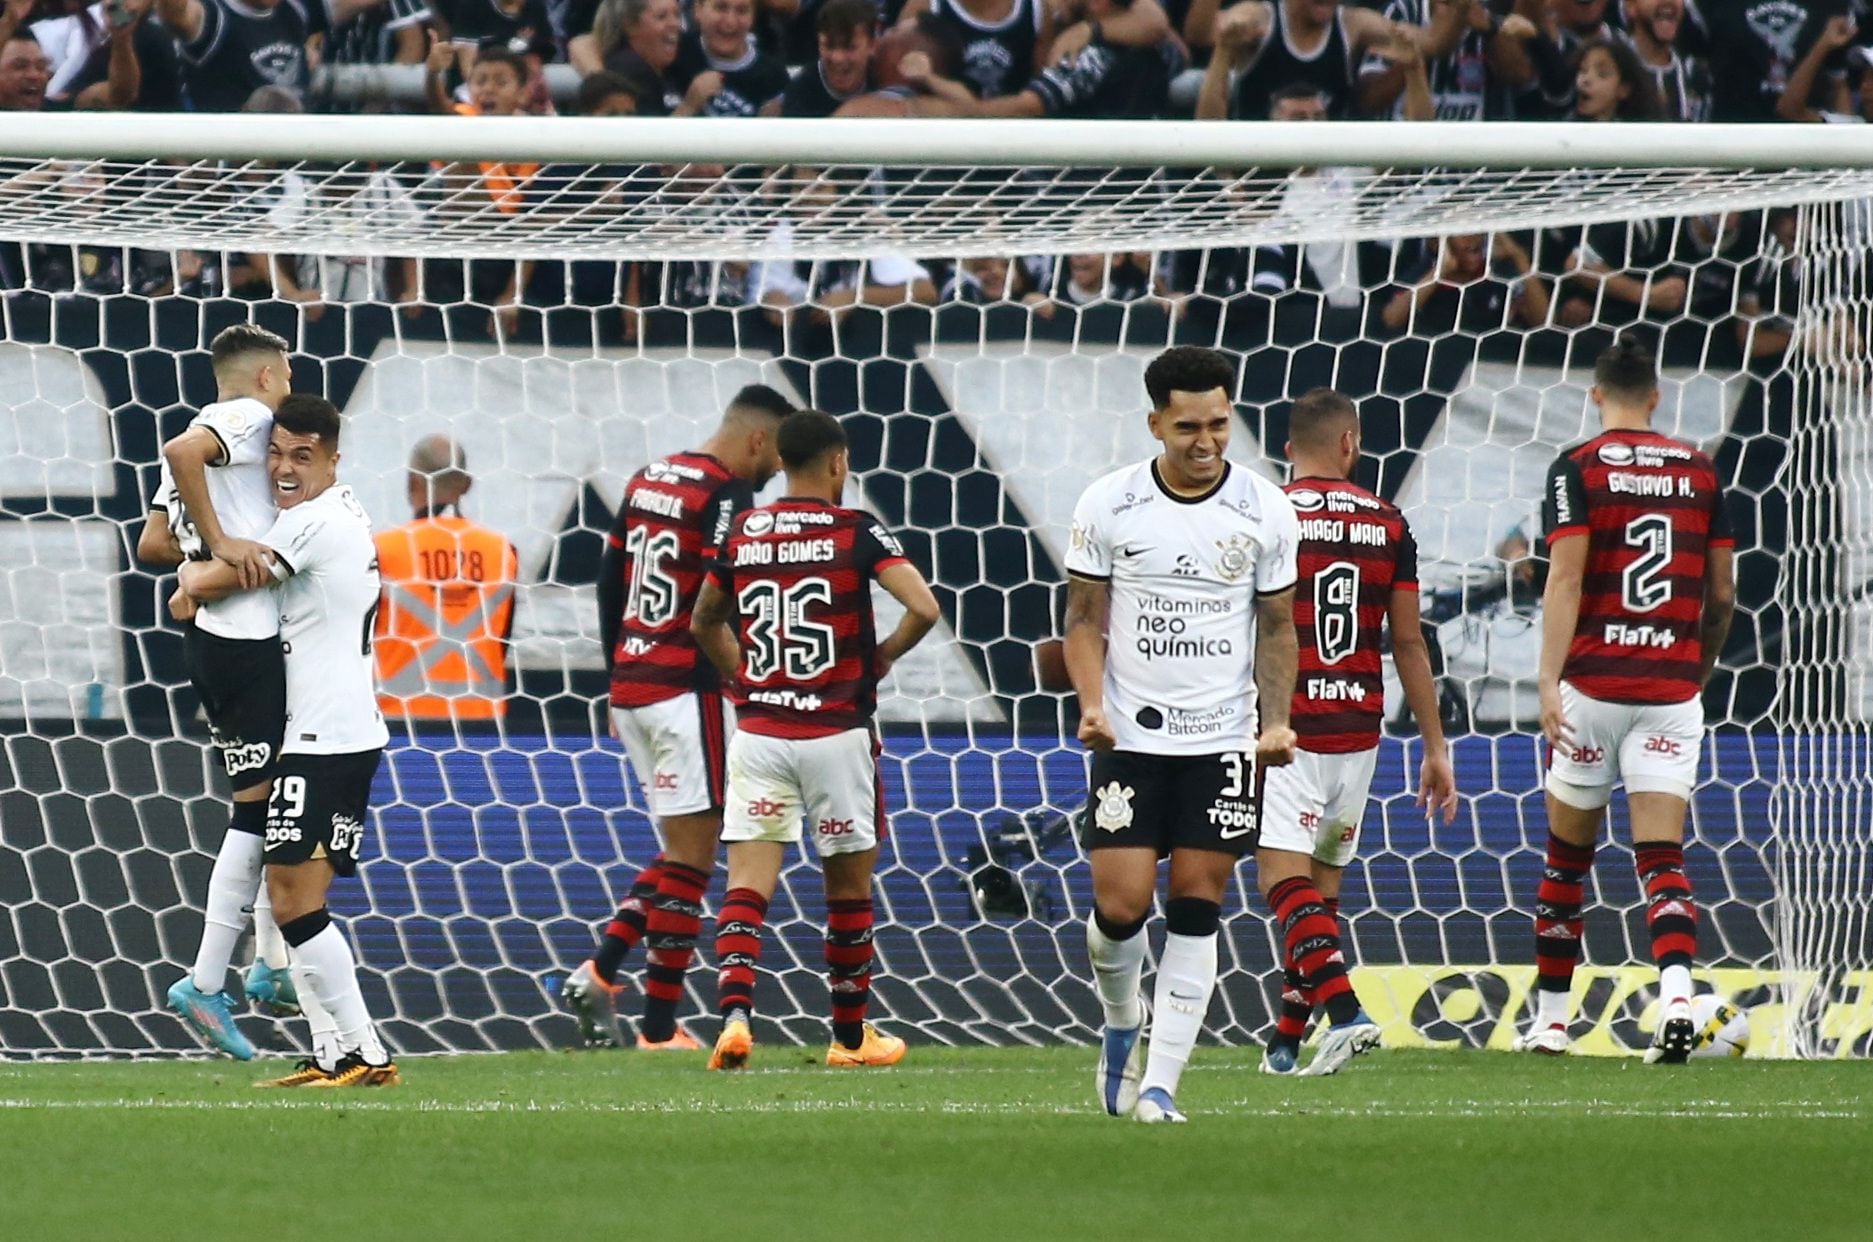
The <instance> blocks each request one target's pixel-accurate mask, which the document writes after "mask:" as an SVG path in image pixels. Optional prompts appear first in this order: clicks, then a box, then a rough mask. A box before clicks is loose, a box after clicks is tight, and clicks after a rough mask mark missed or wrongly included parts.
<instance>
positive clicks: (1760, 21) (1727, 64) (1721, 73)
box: [1707, 0, 1853, 121]
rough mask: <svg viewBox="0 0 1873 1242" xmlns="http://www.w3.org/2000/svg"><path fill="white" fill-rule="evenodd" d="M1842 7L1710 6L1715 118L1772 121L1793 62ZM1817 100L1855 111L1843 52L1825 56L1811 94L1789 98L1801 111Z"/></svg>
mask: <svg viewBox="0 0 1873 1242" xmlns="http://www.w3.org/2000/svg"><path fill="white" fill-rule="evenodd" d="M1841 8H1842V6H1841V5H1840V4H1839V3H1836V2H1834V0H1729V2H1728V3H1725V4H1723V5H1720V6H1715V7H1712V8H1711V10H1710V11H1709V13H1708V14H1707V17H1708V18H1709V21H1710V33H1711V73H1712V78H1713V81H1714V83H1715V86H1716V91H1715V101H1714V108H1713V113H1714V115H1715V117H1716V119H1717V120H1719V121H1772V120H1775V119H1776V117H1777V116H1778V114H1779V109H1780V106H1781V103H1782V96H1783V94H1784V92H1785V90H1786V88H1787V85H1788V81H1789V79H1790V78H1791V77H1792V76H1793V75H1794V73H1795V68H1796V66H1797V65H1799V64H1800V63H1801V61H1802V58H1803V57H1804V56H1806V55H1807V53H1808V52H1809V51H1810V50H1811V49H1812V48H1813V47H1814V45H1815V44H1816V43H1817V42H1819V41H1820V39H1821V36H1822V32H1823V30H1824V29H1825V28H1826V26H1827V22H1828V19H1829V17H1830V16H1831V15H1833V14H1837V13H1839V12H1840V11H1841ZM1817 101H1818V104H1819V110H1820V111H1823V112H1834V113H1842V114H1845V113H1850V112H1852V111H1853V109H1852V107H1851V101H1850V100H1849V99H1848V97H1847V65H1846V56H1845V53H1844V50H1836V51H1835V52H1834V53H1833V54H1831V55H1830V56H1828V57H1826V58H1825V59H1824V62H1823V66H1822V68H1821V70H1820V72H1819V73H1818V74H1817V75H1816V80H1815V82H1814V89H1813V93H1812V94H1811V95H1810V96H1809V97H1808V98H1801V99H1796V100H1791V101H1790V107H1791V110H1801V109H1805V108H1807V107H1808V106H1809V105H1811V104H1815V103H1816V102H1817Z"/></svg>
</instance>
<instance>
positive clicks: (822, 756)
mask: <svg viewBox="0 0 1873 1242" xmlns="http://www.w3.org/2000/svg"><path fill="white" fill-rule="evenodd" d="M780 457H781V461H782V462H783V463H785V465H786V468H787V496H786V499H784V500H780V501H778V502H776V503H774V504H771V505H767V506H764V507H762V508H759V509H754V510H752V511H750V512H748V513H746V514H744V515H742V516H741V518H739V519H738V520H737V521H736V523H735V527H734V532H733V534H731V535H730V536H729V539H728V544H727V546H726V547H725V548H724V549H723V552H722V557H721V559H720V560H719V561H718V562H717V563H716V565H715V567H714V568H713V569H712V570H711V571H710V574H709V580H708V581H707V582H706V583H705V584H704V585H703V588H702V594H701V595H700V596H699V597H698V598H697V600H696V615H695V620H694V622H693V623H692V624H693V628H694V631H695V635H696V642H697V644H698V645H699V646H700V647H701V648H702V650H703V652H704V654H706V655H707V656H708V657H709V659H710V661H711V662H713V663H714V665H715V666H716V668H717V669H719V670H720V671H721V673H722V676H723V677H724V678H727V679H729V681H730V682H731V684H732V686H733V695H734V699H735V708H736V720H737V724H738V728H737V730H736V733H735V738H734V740H733V741H732V742H730V743H729V749H728V811H727V816H726V821H725V823H724V824H723V828H722V839H723V840H724V841H727V842H728V892H727V894H726V895H725V896H724V898H723V900H722V909H721V912H720V915H719V919H718V921H717V924H716V938H715V950H716V961H717V965H718V966H719V967H720V970H721V974H720V991H719V1003H720V1009H721V1013H722V1030H721V1034H720V1036H719V1038H718V1039H717V1040H716V1044H715V1051H714V1053H713V1054H712V1055H711V1056H710V1058H709V1068H711V1069H739V1068H741V1067H742V1066H744V1065H746V1064H747V1063H748V1057H749V1055H750V1053H751V1052H752V1050H753V1047H754V1037H753V1034H752V1032H751V1030H750V1027H749V1018H750V1015H751V1014H752V1012H753V1010H754V968H755V963H756V962H757V961H758V960H759V958H760V956H761V924H762V922H763V920H765V918H766V917H767V905H768V901H769V899H770V898H771V897H772V896H773V895H774V886H775V884H776V883H777V882H778V880H779V878H780V870H781V866H782V864H783V863H784V862H785V859H786V852H787V849H788V847H789V846H791V845H796V844H798V842H799V840H800V836H801V821H802V819H804V820H805V821H806V822H807V823H808V824H811V825H812V826H813V845H814V848H815V849H816V850H817V851H818V853H819V857H820V864H821V866H822V867H823V868H824V875H825V882H826V970H827V976H828V980H829V983H830V985H831V1000H832V1035H833V1038H832V1043H831V1045H830V1047H828V1048H827V1050H826V1064H828V1065H831V1066H842V1067H856V1066H867V1065H894V1064H896V1063H897V1062H898V1061H900V1060H902V1059H903V1056H904V1041H903V1040H902V1039H899V1038H897V1037H896V1036H894V1035H886V1034H883V1033H882V1032H880V1031H878V1030H877V1029H876V1028H875V1027H873V1026H872V1024H871V1023H869V1022H867V1021H866V1020H865V1011H866V1006H867V1004H868V1003H869V1001H870V998H871V968H872V899H871V879H872V869H873V867H874V866H875V865H876V863H877V860H878V843H879V842H880V841H881V840H883V838H884V835H885V819H884V787H883V784H882V783H881V780H880V775H879V772H878V736H877V733H876V732H875V731H874V728H873V719H872V717H873V715H874V713H875V712H876V710H877V705H878V682H879V680H880V679H881V678H883V677H884V675H885V674H886V673H888V672H890V670H891V666H892V665H893V664H895V663H897V661H898V660H899V659H900V658H902V657H903V655H904V653H905V652H907V651H909V650H910V649H911V648H912V647H915V646H916V645H917V644H918V642H919V641H921V640H922V638H923V636H924V635H925V634H927V633H929V632H930V628H931V627H932V626H934V625H935V624H936V623H937V619H938V616H939V613H938V611H937V602H936V597H935V596H933V595H932V594H931V593H930V587H929V585H928V584H927V583H926V582H925V581H924V578H923V575H922V574H921V573H919V572H918V571H917V568H916V566H914V565H912V564H911V563H910V562H909V561H908V560H906V559H905V556H904V550H903V548H902V547H900V546H899V544H898V541H897V539H896V538H895V537H894V536H893V535H891V534H890V533H888V532H887V531H886V530H885V529H884V528H883V527H882V526H880V525H879V524H878V523H877V522H876V521H875V520H873V519H872V518H871V517H869V516H867V515H866V514H863V513H860V512H858V511H856V510H853V509H845V508H841V507H840V505H839V502H840V500H841V498H842V497H843V496H844V494H845V483H846V478H847V475H848V474H849V472H850V465H849V463H848V460H847V453H846V438H845V432H844V430H843V429H841V428H840V426H839V421H838V420H837V419H835V418H834V417H832V416H831V415H830V414H822V413H820V412H819V411H817V410H802V411H800V412H799V413H797V414H794V415H792V416H790V417H789V418H788V419H787V420H786V421H785V422H784V423H782V424H781V428H780ZM874 581H876V582H877V583H878V584H879V585H880V586H882V587H883V588H884V589H885V590H886V591H888V592H890V594H891V595H892V596H893V597H894V598H895V599H896V600H897V601H898V602H899V603H900V604H902V605H903V606H904V609H905V612H904V616H903V618H902V619H901V620H900V621H899V622H898V624H897V628H896V629H895V630H893V631H892V632H891V634H890V635H888V636H887V637H886V638H885V639H884V641H883V642H878V641H876V635H875V632H874V629H873V618H872V601H871V584H872V583H873V582H874ZM731 619H733V620H735V621H736V623H737V624H736V625H734V626H731V624H730V622H731Z"/></svg>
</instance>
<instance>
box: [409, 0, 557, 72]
mask: <svg viewBox="0 0 1873 1242" xmlns="http://www.w3.org/2000/svg"><path fill="white" fill-rule="evenodd" d="M430 14H431V17H432V19H433V20H434V22H435V24H436V26H437V28H438V29H439V30H441V31H443V32H444V34H445V37H446V38H447V39H448V41H449V42H450V43H452V44H454V45H455V47H456V49H457V51H458V61H457V63H458V64H459V66H460V68H461V72H462V73H463V75H464V76H466V75H467V74H468V73H469V72H470V71H472V70H473V69H474V67H475V57H476V56H477V55H478V54H479V53H480V52H481V50H482V49H483V48H490V47H504V48H506V49H507V50H508V51H510V52H513V53H515V54H516V55H518V56H523V57H529V56H530V57H532V58H533V59H534V62H535V63H536V64H538V63H544V62H546V61H549V60H552V59H554V58H556V57H557V56H558V55H559V41H558V40H557V39H556V38H555V37H554V34H553V21H552V18H551V17H550V16H548V14H547V6H546V0H430Z"/></svg>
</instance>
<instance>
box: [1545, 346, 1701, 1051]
mask: <svg viewBox="0 0 1873 1242" xmlns="http://www.w3.org/2000/svg"><path fill="white" fill-rule="evenodd" d="M1658 399H1659V393H1658V367H1657V364H1656V363H1655V362H1654V360H1653V356H1652V352H1651V350H1650V348H1649V347H1647V346H1646V345H1645V344H1644V343H1643V342H1642V341H1640V340H1638V339H1637V338H1635V337H1630V336H1627V337H1622V338H1621V339H1620V340H1619V341H1617V342H1616V343H1615V344H1613V345H1612V346H1611V347H1610V348H1608V349H1607V351H1606V352H1605V353H1603V354H1601V355H1600V358H1599V361H1598V363H1597V364H1596V365H1595V368H1594V388H1593V400H1594V403H1595V404H1596V405H1598V406H1599V407H1600V419H1601V423H1602V425H1603V426H1604V428H1605V430H1604V431H1603V432H1602V433H1601V434H1600V435H1598V436H1595V437H1594V438H1593V439H1591V440H1589V441H1587V442H1586V443H1585V444H1582V445H1579V446H1578V447H1575V448H1571V449H1568V450H1567V451H1566V452H1564V453H1562V454H1561V456H1560V457H1559V458H1557V459H1556V460H1555V463H1554V465H1553V467H1552V468H1551V469H1550V470H1549V472H1548V487H1547V493H1546V497H1545V500H1544V502H1543V508H1544V514H1543V516H1544V524H1545V527H1546V530H1547V536H1548V586H1547V590H1546V592H1545V594H1544V595H1543V597H1542V643H1541V673H1540V688H1541V731H1542V733H1543V734H1545V735H1546V737H1547V739H1548V778H1547V803H1548V833H1549V835H1548V859H1547V866H1546V867H1545V868H1544V870H1543V871H1542V877H1541V887H1540V889H1539V890H1538V891H1537V893H1536V897H1535V973H1536V980H1535V986H1536V993H1535V995H1536V1013H1535V1020H1534V1023H1533V1025H1532V1026H1531V1027H1530V1028H1529V1030H1528V1032H1527V1033H1526V1034H1524V1035H1523V1036H1522V1037H1521V1038H1520V1039H1518V1040H1517V1041H1516V1046H1517V1047H1518V1048H1519V1049H1524V1050H1527V1051H1533V1052H1545V1053H1550V1054H1558V1053H1562V1052H1565V1051H1567V1045H1568V1029H1567V1019H1568V994H1569V991H1570V989H1571V988H1572V985H1573V978H1574V964H1575V962H1576V961H1577V960H1578V958H1579V956H1580V935H1581V926H1582V923H1581V900H1582V895H1583V885H1584V883H1585V880H1586V876H1587V871H1588V869H1589V868H1590V867H1591V866H1592V865H1593V848H1594V842H1595V840H1596V839H1597V838H1598V836H1599V833H1600V823H1601V821H1602V820H1603V819H1604V818H1605V816H1606V805H1607V803H1608V802H1609V801H1610V800H1611V799H1612V796H1613V785H1614V783H1615V782H1619V783H1621V784H1623V785H1624V786H1625V787H1626V806H1627V811H1628V816H1629V818H1630V820H1631V823H1632V848H1633V855H1634V858H1635V861H1636V865H1637V867H1638V872H1639V883H1640V885H1641V887H1643V888H1644V890H1645V895H1646V901H1647V907H1646V923H1647V925H1648V927H1649V928H1650V930H1651V935H1652V956H1653V958H1654V959H1655V960H1656V961H1657V963H1658V967H1659V1001H1660V1009H1659V1013H1660V1017H1659V1021H1658V1027H1657V1031H1656V1034H1655V1035H1654V1037H1653V1042H1652V1047H1651V1049H1650V1050H1649V1051H1647V1053H1646V1060H1648V1061H1667V1062H1678V1061H1683V1060H1684V1059H1685V1058H1686V1057H1688V1056H1689V1055H1690V1053H1691V1045H1692V1043H1693V1041H1694V1039H1695V1030H1696V1027H1695V1023H1694V1022H1693V1020H1692V1016H1691V962H1692V959H1693V958H1694V957H1695V955H1696V953H1697V906H1696V904H1695V903H1694V902H1693V900H1692V896H1691V885H1690V883H1689V881H1687V880H1686V878H1685V873H1684V822H1685V815H1686V812H1687V810H1688V809H1689V806H1690V798H1691V789H1692V786H1693V785H1694V784H1695V783H1696V780H1697V764H1698V753H1699V751H1700V750H1701V749H1702V747H1703V741H1704V709H1703V704H1702V702H1701V701H1700V693H1699V692H1700V691H1701V690H1702V688H1703V685H1704V682H1705V681H1706V680H1707V679H1708V678H1709V677H1710V672H1711V668H1712V667H1713V665H1714V664H1715V663H1716V660H1717V655H1718V653H1719V652H1720V651H1721V650H1722V649H1723V641H1724V637H1725V636H1726V635H1727V634H1728V633H1729V631H1730V615H1731V612H1732V611H1733V610H1734V608H1735V604H1736V586H1735V582H1734V579H1733V577H1732V548H1733V542H1734V541H1733V540H1732V539H1731V536H1730V525H1729V521H1728V519H1727V518H1726V517H1725V514H1724V499H1723V489H1722V487H1721V486H1720V485H1719V483H1718V480H1717V471H1716V468H1715V467H1714V466H1713V465H1712V464H1711V460H1710V458H1709V457H1707V456H1706V455H1705V454H1704V453H1703V452H1701V451H1699V450H1698V449H1697V448H1695V447H1693V446H1692V445H1689V444H1684V443H1682V442H1680V441H1677V440H1673V439H1671V438H1670V437H1668V436H1664V435H1660V434H1659V433H1658V432H1656V431H1653V430H1652V413H1653V411H1654V410H1656V409H1657V408H1658Z"/></svg>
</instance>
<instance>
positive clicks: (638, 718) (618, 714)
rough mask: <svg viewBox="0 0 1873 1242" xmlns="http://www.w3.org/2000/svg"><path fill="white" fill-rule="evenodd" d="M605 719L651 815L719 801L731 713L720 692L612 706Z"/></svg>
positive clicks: (712, 806)
mask: <svg viewBox="0 0 1873 1242" xmlns="http://www.w3.org/2000/svg"><path fill="white" fill-rule="evenodd" d="M611 723H612V725H613V727H615V728H616V729H617V730H618V740H619V741H621V742H623V743H624V753H625V755H626V757H628V758H629V759H630V761H631V771H632V772H633V773H634V774H635V775H636V776H637V784H638V788H640V789H641V790H643V791H644V805H645V806H646V807H648V808H649V809H650V813H651V814H652V815H653V816H655V817H656V818H658V819H666V818H668V817H669V816H672V815H695V814H697V813H699V812H702V811H713V810H716V809H718V808H719V807H721V806H722V795H723V790H724V788H725V785H726V777H727V771H728V739H729V738H730V737H732V736H734V733H735V712H734V709H733V708H732V707H730V706H729V704H728V702H727V700H725V699H724V698H723V697H722V696H721V695H720V694H715V693H707V694H704V693H695V694H679V695H677V696H676V697H675V698H673V699H665V700H664V701H663V702H661V703H652V704H650V705H649V706H648V707H614V708H612V709H611Z"/></svg>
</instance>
